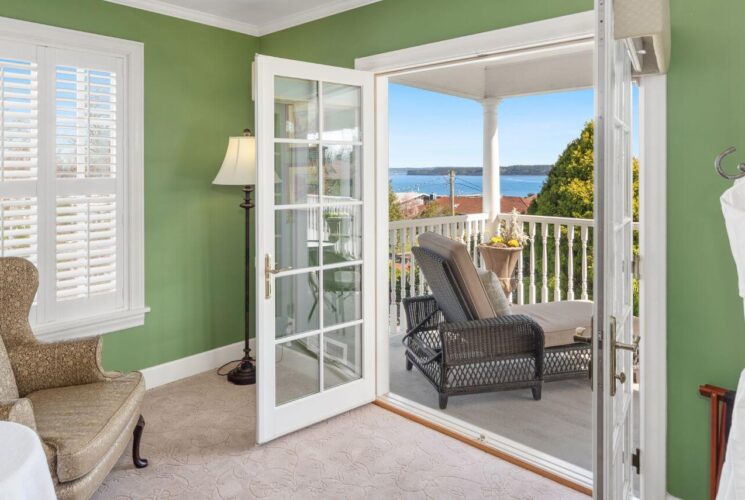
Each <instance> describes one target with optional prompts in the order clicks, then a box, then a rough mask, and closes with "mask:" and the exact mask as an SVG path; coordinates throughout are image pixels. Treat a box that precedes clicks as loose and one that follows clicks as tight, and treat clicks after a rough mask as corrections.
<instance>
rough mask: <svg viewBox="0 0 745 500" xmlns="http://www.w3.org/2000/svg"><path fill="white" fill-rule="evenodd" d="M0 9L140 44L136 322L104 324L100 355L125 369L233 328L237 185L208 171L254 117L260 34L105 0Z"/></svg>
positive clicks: (38, 0)
mask: <svg viewBox="0 0 745 500" xmlns="http://www.w3.org/2000/svg"><path fill="white" fill-rule="evenodd" d="M0 15H2V16H5V17H11V18H16V19H22V20H26V21H33V22H38V23H43V24H49V25H53V26H60V27H64V28H70V29H75V30H80V31H86V32H91V33H97V34H102V35H108V36H113V37H117V38H124V39H128V40H135V41H139V42H143V43H144V44H145V287H146V289H145V300H146V304H147V305H148V306H149V307H150V308H151V309H152V311H151V312H150V313H149V314H148V315H147V317H146V319H145V325H144V326H143V327H139V328H134V329H131V330H127V331H123V332H118V333H114V334H110V335H106V336H105V338H104V365H105V366H106V368H107V369H118V370H132V369H140V368H145V367H148V366H153V365H157V364H160V363H164V362H167V361H171V360H174V359H178V358H182V357H184V356H189V355H192V354H196V353H199V352H202V351H207V350H210V349H214V348H216V347H220V346H223V345H226V344H229V343H232V342H237V341H239V340H241V338H242V332H243V283H244V282H243V274H242V272H236V269H239V270H242V269H243V247H244V237H243V234H244V233H243V216H244V214H243V210H242V209H241V208H239V206H238V204H239V203H240V199H241V196H242V193H241V191H240V188H229V187H215V186H212V184H211V182H212V179H213V178H214V176H215V174H216V173H217V170H218V168H219V166H220V164H221V162H222V158H223V156H224V155H225V148H226V146H227V140H228V139H227V138H228V136H229V135H237V134H240V132H241V131H242V130H243V129H244V128H245V127H251V126H253V103H252V102H251V88H250V84H251V83H250V82H251V62H252V61H253V58H254V54H255V53H256V49H257V47H258V39H257V38H254V37H250V36H246V35H242V34H238V33H233V32H229V31H225V30H220V29H216V28H211V27H208V26H204V25H199V24H195V23H191V22H187V21H182V20H178V19H175V18H170V17H166V16H161V15H158V14H152V13H148V12H145V11H142V10H137V9H132V8H128V7H123V6H120V5H116V4H112V3H107V2H104V1H103V0H33V1H28V0H2V1H0Z"/></svg>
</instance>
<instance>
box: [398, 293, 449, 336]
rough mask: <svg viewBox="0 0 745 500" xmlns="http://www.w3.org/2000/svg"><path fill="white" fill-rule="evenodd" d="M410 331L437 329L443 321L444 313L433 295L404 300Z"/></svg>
mask: <svg viewBox="0 0 745 500" xmlns="http://www.w3.org/2000/svg"><path fill="white" fill-rule="evenodd" d="M403 304H404V311H405V312H406V321H407V322H408V325H409V331H411V330H415V329H422V328H437V325H439V324H440V323H441V322H442V320H443V317H442V312H440V308H439V307H438V306H437V302H435V298H434V297H433V296H431V295H421V296H418V297H408V298H405V299H404V300H403Z"/></svg>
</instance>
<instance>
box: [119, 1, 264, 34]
mask: <svg viewBox="0 0 745 500" xmlns="http://www.w3.org/2000/svg"><path fill="white" fill-rule="evenodd" d="M105 1H106V2H109V3H116V4H119V5H124V6H125V7H132V8H134V9H140V10H147V11H149V12H155V13H156V14H163V15H164V16H170V17H177V18H179V19H185V20H187V21H193V22H195V23H199V24H206V25H207V26H214V27H215V28H222V29H226V30H230V31H236V32H238V33H243V34H246V35H252V36H259V27H258V26H256V25H255V24H250V23H243V22H240V21H236V20H234V19H229V18H227V17H221V16H215V15H213V14H209V13H207V12H203V11H201V10H195V9H187V8H185V7H179V6H178V5H173V4H171V3H167V2H163V1H161V0H105Z"/></svg>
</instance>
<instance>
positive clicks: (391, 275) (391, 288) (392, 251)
mask: <svg viewBox="0 0 745 500" xmlns="http://www.w3.org/2000/svg"><path fill="white" fill-rule="evenodd" d="M395 238H396V230H395V229H391V230H390V231H388V257H389V260H388V262H389V267H390V268H389V269H388V325H389V326H390V327H391V328H390V331H389V332H388V333H389V334H391V335H393V333H396V332H398V307H397V304H396V239H395Z"/></svg>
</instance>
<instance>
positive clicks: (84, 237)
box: [56, 194, 117, 301]
mask: <svg viewBox="0 0 745 500" xmlns="http://www.w3.org/2000/svg"><path fill="white" fill-rule="evenodd" d="M56 228H57V229H56V231H57V233H56V241H57V284H56V293H57V300H58V301H64V300H70V299H85V298H89V297H92V296H94V295H100V294H104V293H114V292H115V291H116V281H117V277H116V270H117V267H116V252H117V245H116V233H117V231H116V195H113V194H110V195H85V196H68V197H64V198H57V224H56Z"/></svg>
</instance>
